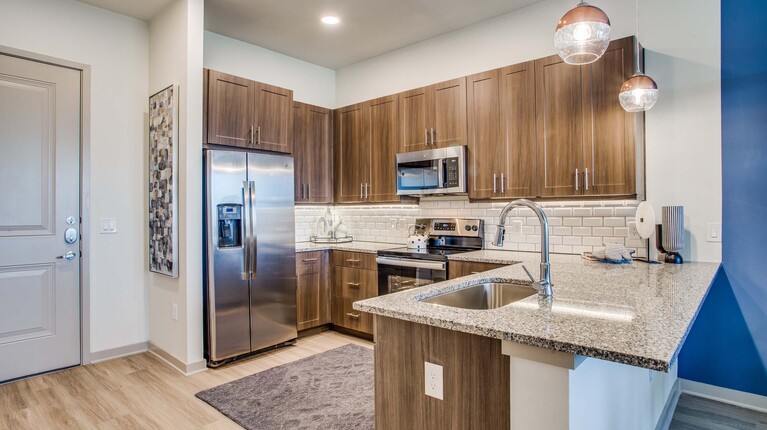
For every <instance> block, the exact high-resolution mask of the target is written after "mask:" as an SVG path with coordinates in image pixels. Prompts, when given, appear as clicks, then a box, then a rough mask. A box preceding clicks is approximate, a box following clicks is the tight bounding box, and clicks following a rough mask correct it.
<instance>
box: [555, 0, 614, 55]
mask: <svg viewBox="0 0 767 430" xmlns="http://www.w3.org/2000/svg"><path fill="white" fill-rule="evenodd" d="M609 44H610V19H609V18H607V15H606V14H605V13H604V12H603V11H602V9H600V8H598V7H595V6H591V5H590V4H588V3H586V2H583V1H582V2H580V3H578V6H576V7H575V8H573V9H570V11H569V12H567V13H566V14H565V16H563V17H562V19H560V20H559V23H558V24H557V30H556V32H555V33H554V47H555V48H556V50H557V54H559V56H560V57H561V58H562V59H563V60H564V61H565V63H567V64H575V65H580V64H589V63H593V62H594V61H597V60H598V59H599V57H601V56H602V54H604V53H605V50H607V45H609Z"/></svg>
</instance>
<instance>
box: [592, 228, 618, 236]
mask: <svg viewBox="0 0 767 430" xmlns="http://www.w3.org/2000/svg"><path fill="white" fill-rule="evenodd" d="M591 233H592V234H593V235H594V236H612V235H613V228H612V227H594V228H592V229H591Z"/></svg>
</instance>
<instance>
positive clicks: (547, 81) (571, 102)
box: [535, 37, 644, 197]
mask: <svg viewBox="0 0 767 430" xmlns="http://www.w3.org/2000/svg"><path fill="white" fill-rule="evenodd" d="M633 54H634V38H633V37H627V38H623V39H619V40H614V41H612V42H610V45H609V47H608V48H607V51H606V52H605V54H604V55H603V56H602V57H601V58H600V59H599V60H597V61H595V62H594V63H591V64H587V65H585V66H571V65H568V64H565V63H564V62H563V61H562V60H561V59H560V58H559V57H558V56H551V57H547V58H544V59H541V60H537V61H536V62H535V73H536V98H537V103H536V109H537V112H536V123H537V132H538V136H537V140H538V166H537V168H538V175H537V176H538V181H539V184H538V185H539V187H538V190H539V195H540V196H543V197H552V196H553V197H559V196H576V197H577V196H583V195H591V196H634V195H638V194H641V193H643V183H642V181H641V177H642V176H641V173H640V171H641V169H642V167H641V163H642V161H643V158H644V156H643V154H644V145H643V139H644V137H643V135H642V130H643V129H644V114H643V113H638V114H636V113H628V112H626V111H624V110H623V108H622V107H621V105H620V102H619V101H618V90H619V88H620V87H621V84H622V83H623V81H625V80H626V79H628V78H629V77H630V76H631V75H632V73H633V69H634V60H633ZM638 178H639V180H638Z"/></svg>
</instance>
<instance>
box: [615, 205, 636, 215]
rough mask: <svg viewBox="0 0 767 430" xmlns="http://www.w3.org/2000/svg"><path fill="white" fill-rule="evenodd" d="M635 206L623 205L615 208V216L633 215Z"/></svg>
mask: <svg viewBox="0 0 767 430" xmlns="http://www.w3.org/2000/svg"><path fill="white" fill-rule="evenodd" d="M636 211H637V208H636V207H633V206H632V207H623V208H615V216H624V217H628V216H630V217H633V216H634V214H635V213H636Z"/></svg>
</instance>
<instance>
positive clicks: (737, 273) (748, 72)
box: [679, 0, 767, 396]
mask: <svg viewBox="0 0 767 430" xmlns="http://www.w3.org/2000/svg"><path fill="white" fill-rule="evenodd" d="M721 7H722V9H721V13H722V240H723V243H722V267H721V268H720V270H719V273H718V274H717V276H716V278H715V280H714V282H713V284H712V286H711V291H710V292H709V295H708V297H707V299H706V301H705V303H704V304H703V308H702V309H701V312H700V315H699V316H698V318H697V320H696V321H695V324H694V325H693V327H692V330H691V332H690V335H689V337H688V339H687V342H686V343H685V345H684V347H683V349H682V352H681V353H680V355H679V376H680V377H682V378H685V379H690V380H693V381H699V382H703V383H707V384H712V385H717V386H721V387H726V388H731V389H735V390H740V391H746V392H750V393H754V394H760V395H763V396H767V54H765V49H767V29H765V26H766V25H767V2H765V1H764V0H722V2H721Z"/></svg>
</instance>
